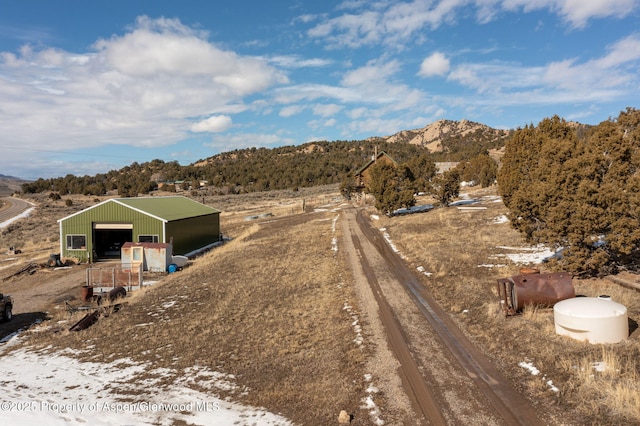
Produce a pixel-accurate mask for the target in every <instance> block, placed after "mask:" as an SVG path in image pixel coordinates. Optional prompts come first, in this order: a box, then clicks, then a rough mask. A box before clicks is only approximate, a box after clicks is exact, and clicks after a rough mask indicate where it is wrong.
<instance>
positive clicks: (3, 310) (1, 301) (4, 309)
mask: <svg viewBox="0 0 640 426" xmlns="http://www.w3.org/2000/svg"><path fill="white" fill-rule="evenodd" d="M0 315H1V316H2V319H3V320H4V321H11V319H12V318H13V298H12V297H11V296H9V295H4V294H2V293H0Z"/></svg>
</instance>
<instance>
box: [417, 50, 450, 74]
mask: <svg viewBox="0 0 640 426" xmlns="http://www.w3.org/2000/svg"><path fill="white" fill-rule="evenodd" d="M449 68H450V65H449V59H447V57H446V56H444V54H443V53H441V52H434V53H432V54H431V55H430V56H428V57H426V58H425V59H424V60H423V61H422V63H421V64H420V71H418V75H419V76H421V77H432V76H443V75H445V74H446V73H448V72H449Z"/></svg>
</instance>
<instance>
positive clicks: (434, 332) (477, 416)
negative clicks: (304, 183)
mask: <svg viewBox="0 0 640 426" xmlns="http://www.w3.org/2000/svg"><path fill="white" fill-rule="evenodd" d="M341 218H342V227H343V228H342V229H343V234H344V235H345V238H344V241H343V245H344V247H345V251H346V255H347V256H348V257H349V259H350V263H351V265H352V268H353V269H354V275H355V276H359V277H360V279H357V282H356V283H355V284H356V286H357V287H358V294H359V295H360V297H361V299H362V303H363V307H364V308H365V310H366V312H367V313H368V318H369V320H370V321H371V322H372V324H373V325H372V328H373V333H374V335H376V336H377V342H378V346H377V351H378V355H377V356H376V358H375V359H374V361H373V362H374V363H375V364H376V370H377V371H376V373H374V374H375V375H376V376H377V375H380V377H386V379H381V380H384V382H383V384H382V385H383V389H384V391H385V392H387V393H391V395H393V396H392V397H391V398H389V402H390V403H391V404H392V405H393V406H392V407H388V409H390V412H391V413H397V414H396V415H399V416H404V418H403V424H412V423H413V424H466V425H473V424H477V425H513V424H522V425H538V424H540V425H541V424H543V422H542V421H541V420H540V419H539V418H538V417H537V414H536V411H535V409H534V407H533V406H532V405H531V404H530V403H529V402H528V401H527V400H526V399H524V398H523V397H522V396H521V395H520V394H519V393H518V392H517V391H516V390H515V388H513V386H512V385H511V384H510V383H509V381H508V380H507V379H505V378H504V377H503V376H502V375H501V374H500V373H499V372H498V370H497V368H495V367H494V366H493V365H492V363H491V362H490V361H489V360H488V359H487V358H486V357H484V356H483V355H482V354H481V353H480V351H479V350H477V349H476V348H475V347H474V346H473V344H472V343H471V342H470V341H469V340H468V339H466V337H465V336H464V334H463V333H462V332H461V331H460V330H459V329H458V327H457V326H456V325H455V324H454V323H453V322H452V321H451V320H450V319H449V318H448V317H447V315H446V314H445V313H444V312H443V311H442V310H441V309H440V308H439V307H438V306H437V304H436V303H435V301H434V300H433V298H431V297H430V296H428V295H427V294H426V293H425V292H424V291H423V289H422V288H420V286H419V284H417V280H416V279H415V276H414V275H413V272H412V271H410V270H409V269H408V267H407V266H406V265H405V264H404V262H403V261H402V259H401V258H400V257H399V255H398V254H397V253H395V252H393V250H391V248H390V247H389V245H388V244H387V243H386V242H385V241H384V240H383V238H382V236H381V235H380V232H378V231H377V230H375V229H373V228H372V227H371V225H370V224H368V223H367V220H366V219H364V218H363V217H362V216H361V215H360V216H359V215H357V214H356V211H355V209H347V210H344V211H343V214H342V216H341ZM411 283H412V284H413V286H410V287H407V284H411ZM376 324H378V325H376ZM395 367H397V372H396V371H394V368H395ZM385 373H386V374H387V376H384V374H385ZM394 378H395V380H394ZM398 382H400V383H401V389H398V387H397V384H398ZM401 393H404V396H402V395H400V394H401ZM407 401H409V407H410V408H409V410H410V411H408V409H407ZM409 412H411V413H410V414H409ZM408 419H411V420H408ZM387 421H390V423H393V424H397V419H387Z"/></svg>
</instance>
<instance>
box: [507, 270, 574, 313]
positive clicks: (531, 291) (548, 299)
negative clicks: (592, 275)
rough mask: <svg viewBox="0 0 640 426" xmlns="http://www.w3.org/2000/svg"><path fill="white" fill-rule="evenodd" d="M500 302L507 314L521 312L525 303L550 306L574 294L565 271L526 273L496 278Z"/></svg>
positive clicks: (569, 278)
mask: <svg viewBox="0 0 640 426" xmlns="http://www.w3.org/2000/svg"><path fill="white" fill-rule="evenodd" d="M498 294H499V296H500V304H501V305H502V308H503V309H504V311H505V312H506V313H507V315H514V314H516V313H518V312H521V311H522V309H523V308H524V307H525V306H526V305H534V306H541V307H552V306H553V305H555V304H556V303H557V302H559V301H561V300H565V299H570V298H572V297H575V296H576V292H575V289H574V287H573V280H572V277H571V274H569V273H567V272H548V273H538V272H536V273H528V274H521V275H515V276H512V277H509V278H501V279H499V280H498Z"/></svg>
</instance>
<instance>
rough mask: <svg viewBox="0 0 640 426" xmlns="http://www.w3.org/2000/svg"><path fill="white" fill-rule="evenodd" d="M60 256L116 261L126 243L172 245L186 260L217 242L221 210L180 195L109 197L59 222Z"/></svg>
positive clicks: (80, 259) (87, 260)
mask: <svg viewBox="0 0 640 426" xmlns="http://www.w3.org/2000/svg"><path fill="white" fill-rule="evenodd" d="M58 223H59V224H60V255H61V257H63V258H73V259H76V260H77V261H79V262H95V261H98V260H107V259H120V250H121V248H122V246H123V245H124V243H126V242H134V243H170V244H172V246H173V254H179V255H184V254H187V253H189V252H192V251H194V250H197V249H200V248H202V247H205V246H207V245H209V244H212V243H215V242H217V241H220V235H221V234H220V211H219V210H217V209H214V208H212V207H209V206H206V205H204V204H201V203H198V202H197V201H194V200H191V199H189V198H187V197H182V196H171V197H139V198H113V199H109V200H106V201H103V202H101V203H98V204H96V205H95V206H92V207H89V208H87V209H85V210H82V211H80V212H77V213H74V214H72V215H69V216H67V217H65V218H62V219H59V220H58Z"/></svg>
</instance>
